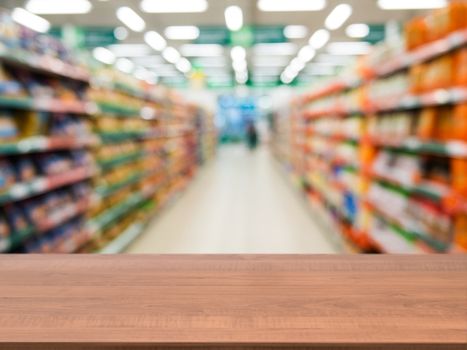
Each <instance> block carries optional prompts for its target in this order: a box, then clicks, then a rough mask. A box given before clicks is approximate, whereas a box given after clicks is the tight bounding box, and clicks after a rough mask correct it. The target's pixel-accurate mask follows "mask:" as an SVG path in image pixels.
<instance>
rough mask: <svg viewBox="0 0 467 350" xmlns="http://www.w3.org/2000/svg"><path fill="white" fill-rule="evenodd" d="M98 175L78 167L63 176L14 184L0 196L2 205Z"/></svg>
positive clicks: (62, 174)
mask: <svg viewBox="0 0 467 350" xmlns="http://www.w3.org/2000/svg"><path fill="white" fill-rule="evenodd" d="M95 173H96V170H95V169H90V168H89V167H78V168H75V169H72V170H68V171H65V172H63V173H61V174H56V175H49V176H41V177H38V178H36V179H34V180H32V181H29V182H21V183H17V184H14V185H13V186H11V188H9V189H8V190H7V191H6V192H4V193H2V194H0V204H4V203H8V202H15V201H19V200H22V199H25V198H29V197H33V196H36V195H38V194H42V193H45V192H48V191H51V190H53V189H56V188H59V187H63V186H66V185H71V184H74V183H77V182H80V181H84V180H86V179H88V178H90V177H92V176H93V175H94V174H95Z"/></svg>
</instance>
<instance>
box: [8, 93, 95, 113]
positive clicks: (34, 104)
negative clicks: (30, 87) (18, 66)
mask: <svg viewBox="0 0 467 350" xmlns="http://www.w3.org/2000/svg"><path fill="white" fill-rule="evenodd" d="M0 107H4V108H12V109H24V110H35V111H43V112H51V113H73V114H84V115H90V114H92V113H94V110H95V109H94V105H93V104H92V103H89V102H83V101H62V100H60V99H54V98H50V99H49V98H47V99H46V98H31V97H11V96H0Z"/></svg>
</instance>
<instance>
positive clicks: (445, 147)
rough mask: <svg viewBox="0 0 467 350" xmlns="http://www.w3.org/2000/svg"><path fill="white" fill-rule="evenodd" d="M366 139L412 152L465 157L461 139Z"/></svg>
mask: <svg viewBox="0 0 467 350" xmlns="http://www.w3.org/2000/svg"><path fill="white" fill-rule="evenodd" d="M368 141H369V142H370V143H372V144H373V145H374V146H378V147H384V148H394V149H398V150H403V151H407V152H413V153H426V154H434V155H439V156H448V157H453V158H466V157H467V142H463V141H456V140H452V141H447V142H435V141H423V140H420V139H417V138H415V137H409V138H406V139H404V140H397V139H393V140H388V139H378V138H369V139H368Z"/></svg>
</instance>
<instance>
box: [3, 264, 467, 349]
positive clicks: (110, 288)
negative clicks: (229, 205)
mask: <svg viewBox="0 0 467 350" xmlns="http://www.w3.org/2000/svg"><path fill="white" fill-rule="evenodd" d="M430 344H431V345H430ZM174 346H175V347H177V348H183V349H192V348H196V349H211V350H214V349H258V348H261V349H266V348H271V347H273V348H274V349H276V350H277V349H289V348H297V347H298V348H303V349H350V348H351V349H368V350H369V349H372V350H380V349H404V350H405V349H417V350H418V349H420V350H421V349H424V350H425V349H428V350H431V349H466V348H467V257H465V256H447V255H435V256H434V255H431V256H401V255H384V256H382V255H374V256H369V255H365V256H363V255H359V256H357V255H355V256H354V255H352V256H350V255H347V256H342V255H341V256H336V255H332V256H327V255H118V256H117V255H114V256H98V255H86V256H83V255H55V256H46V255H22V256H11V255H10V256H1V257H0V349H18V350H22V349H34V350H37V349H52V350H53V349H72V350H78V349H80V350H81V349H134V348H135V349H140V348H145V349H165V348H167V347H168V348H172V349H173V347H174Z"/></svg>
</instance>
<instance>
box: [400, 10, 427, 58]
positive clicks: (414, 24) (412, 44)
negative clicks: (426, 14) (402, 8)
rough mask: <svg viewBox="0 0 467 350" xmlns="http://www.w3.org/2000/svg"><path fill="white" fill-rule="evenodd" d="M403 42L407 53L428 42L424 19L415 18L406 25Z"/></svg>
mask: <svg viewBox="0 0 467 350" xmlns="http://www.w3.org/2000/svg"><path fill="white" fill-rule="evenodd" d="M405 41H406V48H407V50H408V51H410V50H413V49H415V48H417V47H418V46H420V45H423V44H425V43H426V42H427V41H428V27H427V22H426V20H425V18H423V17H416V18H414V19H412V20H410V21H409V22H408V23H407V24H406V26H405Z"/></svg>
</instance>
